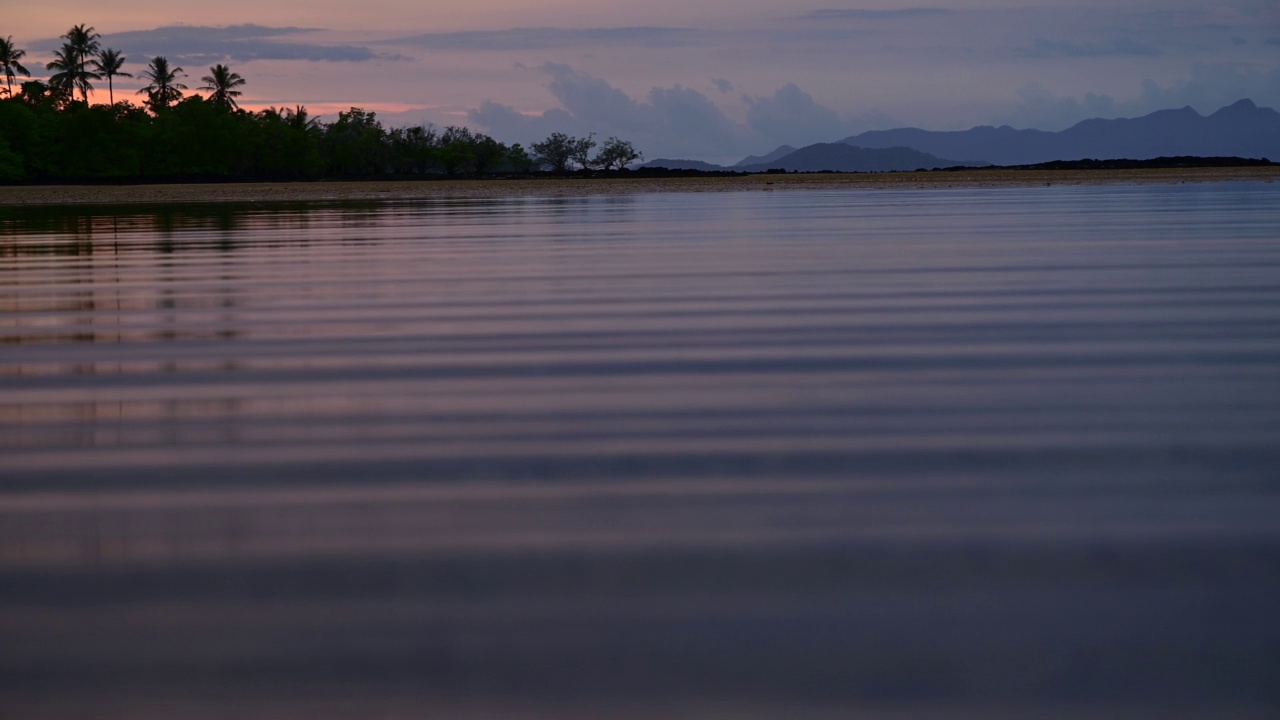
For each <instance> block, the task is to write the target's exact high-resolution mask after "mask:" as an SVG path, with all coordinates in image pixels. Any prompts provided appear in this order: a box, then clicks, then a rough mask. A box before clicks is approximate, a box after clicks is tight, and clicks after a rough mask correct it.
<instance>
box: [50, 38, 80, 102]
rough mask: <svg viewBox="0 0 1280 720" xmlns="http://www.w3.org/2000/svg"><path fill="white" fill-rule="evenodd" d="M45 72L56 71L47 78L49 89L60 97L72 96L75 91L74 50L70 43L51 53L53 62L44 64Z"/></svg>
mask: <svg viewBox="0 0 1280 720" xmlns="http://www.w3.org/2000/svg"><path fill="white" fill-rule="evenodd" d="M44 67H45V69H46V70H56V71H57V72H55V73H54V74H53V76H52V77H50V78H49V89H50V90H53V91H55V92H57V93H59V94H62V95H74V94H75V90H76V49H75V48H74V47H72V45H71V43H69V42H68V43H63V44H62V47H60V48H58V50H57V51H56V52H54V53H53V60H51V61H49V62H47V63H45V66H44Z"/></svg>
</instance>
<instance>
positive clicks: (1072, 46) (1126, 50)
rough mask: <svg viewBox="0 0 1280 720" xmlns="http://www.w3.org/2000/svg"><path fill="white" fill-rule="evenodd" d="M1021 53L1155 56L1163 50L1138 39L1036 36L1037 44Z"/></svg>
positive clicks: (1073, 55)
mask: <svg viewBox="0 0 1280 720" xmlns="http://www.w3.org/2000/svg"><path fill="white" fill-rule="evenodd" d="M1020 52H1021V54H1022V55H1024V56H1026V57H1030V58H1050V57H1068V58H1088V57H1117V56H1118V57H1126V56H1143V57H1154V56H1157V55H1162V54H1163V52H1162V51H1161V50H1160V49H1159V48H1156V47H1152V46H1151V45H1147V44H1145V43H1140V42H1137V41H1136V40H1124V39H1120V40H1107V41H1104V42H1096V43H1081V42H1071V41H1069V40H1047V39H1045V38H1036V41H1035V44H1034V45H1032V46H1031V47H1029V48H1023V49H1022V50H1021V51H1020Z"/></svg>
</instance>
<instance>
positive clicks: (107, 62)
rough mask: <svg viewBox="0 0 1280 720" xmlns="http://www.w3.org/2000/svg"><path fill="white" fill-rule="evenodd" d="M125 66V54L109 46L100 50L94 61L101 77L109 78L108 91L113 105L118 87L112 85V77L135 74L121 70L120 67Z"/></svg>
mask: <svg viewBox="0 0 1280 720" xmlns="http://www.w3.org/2000/svg"><path fill="white" fill-rule="evenodd" d="M123 66H124V56H123V55H121V54H120V53H119V52H118V51H116V50H112V49H111V48H107V49H105V50H102V51H101V52H99V53H98V57H97V58H96V59H95V60H94V61H93V69H94V70H96V71H97V72H98V75H99V77H104V78H106V79H107V93H108V95H109V97H110V98H111V104H112V105H115V104H116V89H115V87H114V86H113V85H112V82H111V78H113V77H128V78H131V77H133V75H130V74H129V73H127V72H121V71H120V68H121V67H123Z"/></svg>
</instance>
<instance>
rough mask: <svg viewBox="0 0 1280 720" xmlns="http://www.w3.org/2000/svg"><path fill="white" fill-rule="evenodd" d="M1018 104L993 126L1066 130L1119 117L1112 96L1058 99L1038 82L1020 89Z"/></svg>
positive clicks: (993, 122)
mask: <svg viewBox="0 0 1280 720" xmlns="http://www.w3.org/2000/svg"><path fill="white" fill-rule="evenodd" d="M1018 99H1019V103H1018V105H1017V106H1016V107H1015V108H1014V109H1013V110H1012V111H1010V112H1007V113H1004V114H1002V115H998V116H996V117H995V118H994V119H993V121H992V124H994V125H1010V126H1013V127H1015V128H1020V129H1025V128H1034V129H1037V130H1064V129H1066V128H1068V127H1070V126H1072V125H1075V124H1076V123H1078V122H1080V121H1081V120H1088V119H1089V118H1097V117H1104V118H1111V117H1116V116H1117V115H1116V113H1117V111H1118V110H1117V106H1116V101H1115V99H1114V98H1112V97H1111V96H1110V95H1103V94H1098V93H1085V96H1084V98H1082V99H1077V98H1074V97H1057V96H1055V95H1054V94H1053V93H1051V92H1049V91H1048V90H1047V89H1045V87H1044V86H1043V85H1041V84H1039V83H1031V84H1029V85H1026V86H1024V87H1023V88H1021V89H1020V90H1018Z"/></svg>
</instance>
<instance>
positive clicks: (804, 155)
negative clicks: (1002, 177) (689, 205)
mask: <svg viewBox="0 0 1280 720" xmlns="http://www.w3.org/2000/svg"><path fill="white" fill-rule="evenodd" d="M779 150H790V152H782V153H781V154H779ZM779 150H775V151H774V152H772V153H769V154H768V155H764V156H761V157H763V158H765V160H763V161H761V160H760V158H747V160H756V161H757V162H755V163H746V162H745V161H743V162H741V163H738V164H737V165H733V166H732V167H724V166H721V165H712V164H711V163H705V162H701V161H698V160H670V159H665V158H664V159H659V160H652V161H650V162H647V163H645V164H644V165H641V166H640V167H641V168H642V169H653V168H668V169H671V170H702V171H717V170H720V171H722V170H732V171H736V172H766V171H769V170H786V171H788V172H893V171H898V170H916V169H919V168H926V169H932V168H942V167H954V166H957V165H968V166H970V167H982V166H986V165H989V164H990V163H985V162H968V163H966V162H960V161H956V160H944V159H943V158H939V157H936V156H934V155H930V154H928V153H923V152H920V151H918V150H912V149H911V148H906V147H892V148H874V149H867V148H858V147H852V146H850V145H846V144H843V143H817V144H815V145H808V146H806V147H802V148H800V149H799V150H792V149H791V148H787V146H785V145H784V146H783V147H782V148H779Z"/></svg>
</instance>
